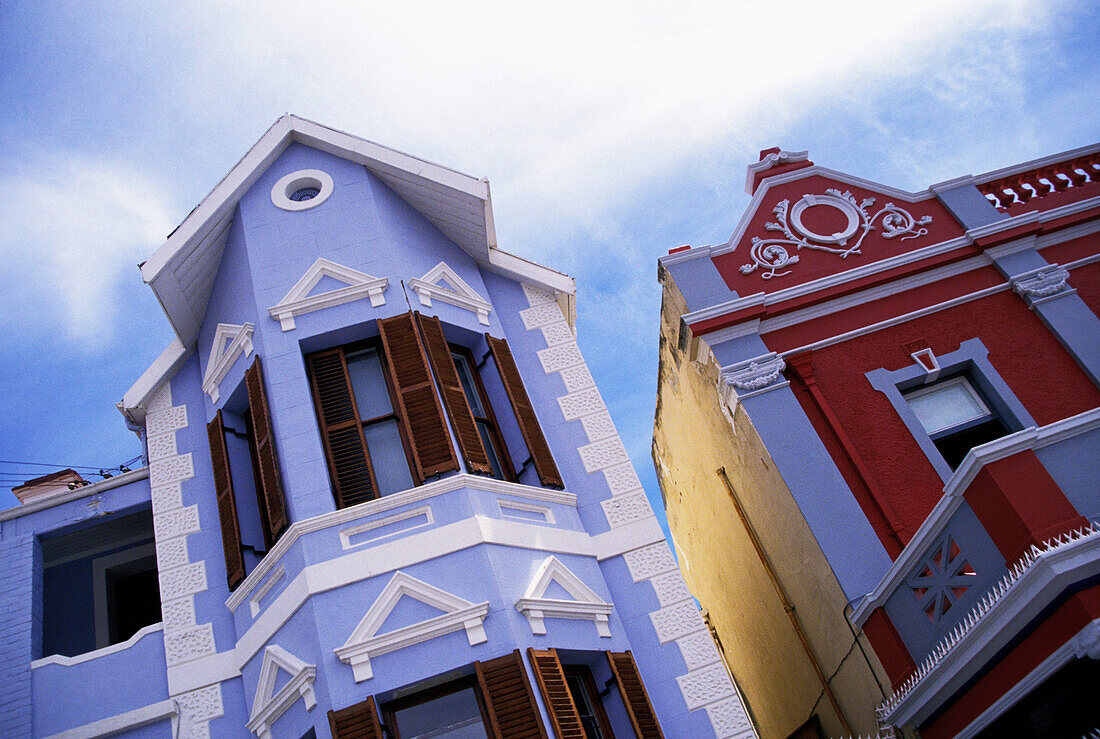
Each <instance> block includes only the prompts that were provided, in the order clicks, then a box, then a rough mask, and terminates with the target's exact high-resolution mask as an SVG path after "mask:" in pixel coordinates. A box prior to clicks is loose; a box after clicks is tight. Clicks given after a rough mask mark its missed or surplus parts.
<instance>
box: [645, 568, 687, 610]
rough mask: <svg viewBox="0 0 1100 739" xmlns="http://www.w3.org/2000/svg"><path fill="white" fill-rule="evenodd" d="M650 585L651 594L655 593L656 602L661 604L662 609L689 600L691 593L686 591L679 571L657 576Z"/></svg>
mask: <svg viewBox="0 0 1100 739" xmlns="http://www.w3.org/2000/svg"><path fill="white" fill-rule="evenodd" d="M652 583H653V592H655V593H657V600H659V601H660V602H661V607H662V608H663V607H665V606H670V605H672V604H673V603H679V602H680V601H682V600H688V599H689V598H691V593H690V592H689V591H688V588H687V585H686V584H685V583H684V578H683V577H682V576H681V575H680V571H679V570H673V571H672V572H666V573H665V574H663V575H657V577H655V578H653V580H652Z"/></svg>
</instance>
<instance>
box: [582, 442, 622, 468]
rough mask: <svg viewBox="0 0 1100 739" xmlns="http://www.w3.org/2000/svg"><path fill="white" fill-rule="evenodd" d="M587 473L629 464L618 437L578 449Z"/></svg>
mask: <svg viewBox="0 0 1100 739" xmlns="http://www.w3.org/2000/svg"><path fill="white" fill-rule="evenodd" d="M577 452H578V453H579V454H580V455H581V462H583V463H584V469H585V471H586V472H596V471H597V470H603V469H607V468H608V467H613V466H615V465H617V464H623V463H624V462H626V463H629V462H630V457H629V456H627V453H626V448H625V447H624V446H623V442H622V440H621V439H620V438H619V437H618V435H615V436H612V437H610V438H607V439H603V440H601V441H594V442H592V443H591V444H585V445H584V446H582V447H580V448H579V449H577Z"/></svg>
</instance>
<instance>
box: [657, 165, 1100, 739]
mask: <svg viewBox="0 0 1100 739" xmlns="http://www.w3.org/2000/svg"><path fill="white" fill-rule="evenodd" d="M747 188H748V191H749V192H750V193H752V195H753V197H752V202H751V204H750V206H749V208H748V210H747V211H746V213H745V214H744V216H743V217H742V218H741V221H740V223H739V224H738V226H737V228H736V230H735V232H734V234H733V236H732V238H731V239H730V240H729V242H728V243H725V244H721V245H717V246H709V247H695V248H690V249H688V248H682V249H678V250H673V251H672V252H671V253H670V254H669V255H668V256H666V257H663V258H662V259H661V260H660V274H661V279H662V283H663V284H664V287H665V305H666V307H665V312H666V313H669V311H670V306H675V308H676V309H675V310H674V311H673V312H674V313H679V318H680V321H679V322H678V325H677V323H676V322H675V320H674V319H675V316H671V317H670V316H666V320H665V321H663V324H664V330H663V336H662V366H661V377H662V379H661V388H660V395H659V397H660V400H659V404H658V413H657V431H656V434H655V445H654V456H655V460H656V462H657V467H658V476H659V478H660V481H661V484H662V490H663V492H664V495H665V500H666V507H667V508H668V511H669V519H670V524H671V526H672V532H673V535H674V538H675V539H676V541H677V544H678V545H679V547H680V548H681V560H682V567H683V569H684V570H685V574H687V575H688V581H689V584H690V585H692V586H693V588H698V589H699V590H700V591H703V592H706V593H709V594H711V595H708V596H706V597H704V596H703V595H700V593H699V592H696V595H697V596H699V597H700V600H701V601H702V603H703V606H704V607H705V608H709V609H710V611H711V617H712V620H714V621H716V622H720V621H721V620H722V615H723V614H722V613H721V612H720V611H721V608H723V607H726V606H724V605H723V603H721V602H719V601H721V596H720V593H721V592H722V591H721V588H722V587H725V588H727V589H729V588H731V587H735V586H734V585H732V584H731V582H733V581H736V579H737V577H738V575H737V574H731V570H732V569H733V565H732V560H731V564H730V565H729V566H728V567H727V566H722V567H717V568H716V567H713V566H711V567H703V566H700V565H699V560H700V559H701V558H703V557H704V556H707V555H705V554H704V553H705V552H706V551H707V550H706V547H707V546H708V542H711V544H710V551H712V552H714V554H713V556H715V557H722V556H724V554H723V553H722V552H720V551H716V550H715V548H714V546H713V536H714V535H715V532H717V531H719V530H721V529H722V527H725V528H726V529H728V528H729V527H735V528H737V529H738V530H740V529H741V527H742V526H744V527H745V528H746V529H750V528H751V529H754V534H755V537H756V539H757V540H758V541H759V542H760V543H761V550H762V553H761V555H760V559H761V562H764V563H765V564H766V565H768V566H770V567H772V569H773V570H774V572H775V574H776V576H777V579H776V582H777V586H776V587H777V588H778V589H779V592H781V593H782V589H783V588H784V587H789V588H793V589H794V590H797V589H798V586H797V585H796V584H794V582H795V581H796V580H798V579H806V578H810V579H813V578H817V579H818V580H820V582H822V583H824V585H823V586H822V587H823V588H825V591H823V592H829V591H828V589H829V588H833V589H834V590H835V592H832V593H831V594H832V596H834V597H835V602H837V603H847V604H848V606H847V608H845V610H844V613H845V618H846V620H847V621H848V622H849V624H850V625H851V627H852V628H853V630H854V632H855V633H858V632H860V631H862V634H863V635H865V636H866V637H867V638H868V640H869V643H870V647H871V648H872V650H873V655H868V656H867V658H866V663H867V665H868V670H869V671H868V673H867V674H868V675H870V674H872V673H875V672H876V670H879V669H880V667H881V670H884V672H885V680H882V679H881V677H882V673H881V671H879V672H877V673H876V674H878V675H880V680H879V681H880V682H884V683H885V682H888V685H886V684H884V685H883V686H882V698H883V699H882V701H881V703H880V705H879V707H878V714H879V716H878V718H879V720H880V721H881V724H882V725H883V726H896V727H911V728H915V729H917V730H919V732H920V735H921V736H922V737H952V736H997V737H1002V736H1025V737H1026V736H1036V737H1038V736H1081V734H1082V733H1084V732H1085V731H1090V730H1092V729H1095V728H1097V719H1096V718H1095V717H1096V716H1097V711H1096V708H1095V707H1094V706H1093V705H1092V702H1093V700H1094V695H1095V693H1096V686H1097V685H1100V662H1097V659H1098V658H1100V526H1098V525H1097V524H1096V523H1093V522H1095V521H1097V520H1098V518H1100V484H1098V472H1100V390H1098V385H1100V318H1098V317H1097V314H1098V313H1100V146H1091V147H1086V148H1084V149H1079V150H1075V151H1070V152H1065V153H1063V154H1059V155H1055V156H1051V157H1047V158H1045V159H1042V160H1037V161H1033V162H1027V163H1024V164H1021V165H1018V166H1014V167H1010V168H1007V169H1003V170H998V171H995V172H990V173H987V174H984V175H980V176H976V177H975V176H966V177H960V178H958V179H955V180H951V181H949V182H945V183H942V184H939V185H933V186H932V187H930V188H929V189H927V190H925V191H923V192H917V193H907V192H902V191H899V190H895V189H893V188H890V187H886V186H883V185H879V184H876V183H873V182H868V181H865V180H861V179H859V178H857V177H853V176H850V175H846V174H842V173H839V172H835V171H832V170H829V169H825V168H823V167H819V166H816V165H814V164H813V163H812V162H811V161H809V160H808V158H807V155H806V152H796V153H788V152H782V151H779V150H778V149H773V150H769V151H765V152H762V154H761V160H760V162H758V163H755V164H753V165H751V166H750V167H749V173H748V182H747ZM686 359H690V360H691V364H692V365H693V366H695V367H696V368H697V372H696V374H698V375H699V376H700V377H709V378H710V380H711V381H713V382H717V384H718V390H719V392H718V394H717V395H715V394H713V393H711V394H710V395H709V396H707V397H709V398H710V400H708V401H706V402H700V401H698V400H694V401H688V400H684V399H683V398H684V397H686V395H685V391H684V389H683V385H682V383H683V381H684V380H685V377H686V375H685V374H684V371H683V370H682V369H681V363H682V362H683V363H684V364H685V365H686V364H687V362H685V361H684V360H686ZM708 368H709V374H708V372H707V369H708ZM673 385H676V387H673ZM694 397H699V396H698V395H696V396H694ZM689 402H690V403H694V406H693V408H692V410H693V411H694V412H695V413H696V414H697V416H698V417H699V418H700V419H704V420H705V419H706V418H708V417H712V416H715V414H716V413H718V412H719V411H720V412H722V413H723V414H724V415H725V417H726V419H727V421H728V425H729V426H730V428H729V429H728V431H729V433H730V435H731V438H732V437H734V436H737V437H738V438H740V439H742V441H739V442H738V443H743V437H744V435H746V434H748V435H749V436H751V437H752V438H753V439H756V440H758V441H759V443H760V444H761V445H762V447H763V448H764V449H766V452H767V454H766V455H763V456H761V458H760V461H757V460H756V459H753V458H750V456H751V455H733V454H732V452H731V453H730V455H729V456H728V459H723V458H721V457H713V455H712V456H710V457H706V458H705V459H703V460H702V461H703V463H704V466H706V465H709V464H710V463H712V462H713V463H715V464H720V465H722V470H720V472H721V473H723V474H727V475H728V477H727V481H729V480H732V484H731V485H730V486H729V490H728V494H729V495H730V496H737V495H741V496H742V497H743V498H744V500H740V501H736V502H737V504H738V506H740V507H741V508H742V509H743V512H744V513H745V514H746V516H745V518H743V519H742V521H741V522H738V521H737V520H736V519H735V518H733V516H732V514H731V515H730V517H729V518H723V516H722V514H721V510H719V512H718V513H717V514H716V513H715V512H714V510H709V511H708V512H706V513H702V512H697V513H693V509H697V510H701V508H700V506H699V505H698V503H699V500H697V499H693V498H692V495H696V494H698V495H713V496H720V497H721V498H722V499H723V500H724V499H725V498H726V497H727V491H726V490H723V489H722V488H721V487H720V486H719V485H718V483H719V480H718V479H717V478H715V477H714V466H709V467H708V473H709V475H710V476H711V480H712V482H713V485H708V490H706V491H703V492H699V491H698V490H697V488H698V487H699V485H696V484H694V483H693V484H692V485H691V486H690V487H691V488H692V489H691V490H690V491H689V490H687V486H686V485H685V483H684V482H683V480H684V475H687V474H688V472H687V467H688V465H689V463H690V460H692V459H693V458H695V459H696V460H699V459H701V457H703V456H705V455H706V454H710V452H709V451H708V452H705V453H704V452H702V451H700V450H699V446H700V445H699V433H700V432H699V430H698V429H697V428H696V429H694V430H693V428H692V426H691V424H692V423H693V421H692V420H691V419H692V418H693V416H692V415H691V413H687V412H685V410H684V409H683V408H681V409H680V410H679V411H677V405H676V404H677V403H680V404H681V405H683V404H684V403H689ZM709 406H713V407H709ZM674 413H679V414H680V415H678V416H676V421H675V423H673V415H672V414H674ZM708 414H709V416H708ZM741 414H744V415H743V416H742V415H741ZM684 419H687V420H684ZM704 420H700V421H699V423H700V424H702V423H703V422H704ZM738 435H740V436H738ZM689 439H690V440H691V442H690V444H691V445H694V447H695V449H694V450H693V449H692V448H690V447H689V443H688V440H689ZM718 446H720V445H718ZM731 448H732V447H731ZM712 457H713V458H712ZM669 460H673V461H671V462H670V461H669ZM761 461H763V462H764V464H765V467H768V468H769V470H770V469H771V467H770V464H769V462H770V463H773V464H774V468H775V472H776V473H778V476H777V477H776V478H775V479H776V482H775V483H774V484H772V485H771V487H770V488H769V489H767V490H762V489H760V488H761V485H764V486H765V487H766V485H765V484H764V483H760V484H756V483H754V482H753V480H755V479H757V478H753V477H752V475H753V474H755V473H754V472H752V469H753V468H752V465H757V466H759V464H760V462H761ZM750 473H751V474H750ZM787 502H791V503H793V504H794V507H792V508H791V510H796V511H797V513H798V515H799V516H800V517H801V519H802V521H799V522H796V524H794V525H792V524H791V523H790V522H789V521H785V520H784V519H782V517H781V516H780V515H779V514H778V513H777V510H778V508H776V506H779V507H781V506H782V505H784V504H785V503H787ZM732 510H733V508H732V507H731V508H730V511H732ZM708 532H709V533H708ZM749 538H751V537H749ZM749 538H745V539H744V541H745V542H748V541H749ZM685 542H690V544H685ZM734 546H735V547H736V546H737V545H734ZM745 546H746V547H747V546H748V544H747V543H746V544H745ZM791 548H793V549H791ZM799 548H801V549H799ZM689 550H690V551H689ZM796 551H802V552H804V553H807V554H806V556H805V557H804V558H802V559H801V560H800V559H799V557H798V556H797V555H795V554H792V552H796ZM685 556H686V559H687V560H688V563H687V565H684V564H683V559H684V558H685ZM818 562H820V563H824V564H822V566H821V568H819V569H823V570H824V571H823V572H816V571H815V567H816V566H815V564H814V563H818ZM708 571H709V572H714V571H721V572H722V573H723V578H724V580H723V583H722V584H719V583H716V582H705V580H706V577H707V575H706V572H708ZM745 577H746V578H750V575H745ZM731 578H732V580H731ZM784 583H786V584H787V585H784ZM750 586H751V582H750V581H749V580H748V579H747V580H746V581H745V582H743V583H740V584H738V585H737V586H736V587H744V588H749V587H750ZM808 597H809V596H805V597H804V600H806V599H807V598H808ZM797 600H798V599H797V598H795V599H794V601H795V602H793V603H792V610H793V609H797V611H798V612H801V613H806V612H807V610H808V609H812V608H814V607H815V605H814V603H812V602H802V603H799V602H797ZM708 601H710V602H708ZM728 607H729V608H733V609H735V610H736V609H740V610H737V613H736V619H732V618H730V619H726V623H734V622H736V623H740V624H747V625H748V626H745V627H744V628H747V629H750V630H751V629H752V628H756V627H757V626H761V624H760V620H761V619H765V618H767V616H766V615H765V614H764V612H763V611H762V610H761V608H759V607H757V606H754V603H753V599H752V598H743V599H741V603H740V604H733V605H729V606H728ZM784 623H785V622H784ZM792 623H793V622H792ZM842 625H843V624H842ZM761 628H763V626H761ZM776 628H778V627H776ZM716 629H717V631H718V635H719V636H720V637H721V639H722V642H723V644H724V645H725V646H726V651H727V657H728V659H729V661H730V662H731V663H732V664H731V667H732V668H733V669H734V671H735V672H736V673H737V674H738V675H742V672H741V669H742V665H743V664H747V663H750V662H751V661H752V660H767V658H768V656H767V651H766V646H765V645H764V644H763V643H762V642H761V640H757V641H755V642H754V641H753V640H752V639H749V638H742V637H739V636H738V634H736V633H733V631H734V630H733V629H732V628H727V630H726V633H723V628H722V627H721V625H720V624H719V623H716ZM816 629H817V630H816V632H815V631H814V629H813V628H810V629H807V631H808V632H809V633H808V637H809V638H808V646H807V649H806V650H805V652H806V655H807V659H808V660H811V661H814V662H821V664H819V665H818V667H819V668H820V669H819V672H821V673H822V674H823V675H824V676H825V677H824V679H823V686H822V690H823V691H824V692H823V694H827V695H828V696H829V697H830V698H831V699H832V700H833V702H832V706H833V709H834V710H835V712H836V714H837V715H838V716H842V717H843V718H842V723H843V724H846V725H851V726H855V725H865V724H866V716H863V717H859V716H857V715H855V714H858V713H859V710H860V709H859V701H858V700H855V699H853V698H850V697H846V696H845V695H844V688H843V686H839V685H832V684H830V678H828V676H829V675H830V673H833V674H834V675H835V674H838V673H839V672H840V670H841V667H842V666H843V665H841V666H837V665H835V664H832V663H829V661H828V658H827V657H825V658H823V657H821V655H822V654H823V653H825V652H828V650H829V646H828V645H829V644H830V640H833V642H834V643H835V642H843V643H846V642H847V641H851V634H850V633H849V632H848V631H847V630H844V629H840V628H835V627H834V628H833V630H832V632H830V631H829V629H828V628H826V627H823V626H820V625H819V626H818V627H816ZM731 644H733V645H734V646H733V647H731ZM849 659H851V658H849ZM876 661H877V663H876ZM834 667H835V668H836V672H834V671H833V668H834ZM774 673H775V674H773V675H771V676H770V677H769V675H768V674H766V670H765V672H764V673H762V674H761V675H760V676H759V677H758V678H755V679H752V678H750V679H747V680H743V684H742V688H743V689H744V692H745V697H746V699H747V702H748V703H749V705H750V708H751V709H752V710H753V711H754V712H755V713H756V714H757V717H758V719H759V718H761V717H766V716H767V715H768V713H769V711H771V710H772V708H771V707H770V706H769V704H768V699H767V698H766V697H762V696H766V695H768V690H767V687H768V686H767V680H769V679H774V680H776V681H782V680H783V679H784V675H783V674H782V671H781V670H779V669H778V668H777V669H776V670H775V671H774ZM857 682H858V681H857ZM754 693H755V695H754ZM846 704H847V705H846ZM818 705H825V702H824V701H822V702H821V703H820V704H818ZM845 714H849V715H847V716H845ZM844 719H847V720H844ZM766 723H767V722H766V720H762V721H761V725H762V726H763V725H765V724H766ZM785 730H786V729H784V731H785Z"/></svg>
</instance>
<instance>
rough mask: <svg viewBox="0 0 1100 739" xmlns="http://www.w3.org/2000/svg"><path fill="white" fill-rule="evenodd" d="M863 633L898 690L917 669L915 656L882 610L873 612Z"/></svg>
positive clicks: (865, 624)
mask: <svg viewBox="0 0 1100 739" xmlns="http://www.w3.org/2000/svg"><path fill="white" fill-rule="evenodd" d="M863 633H864V634H866V635H867V638H868V639H870V640H871V646H872V647H874V648H875V655H876V656H878V658H879V661H880V662H882V666H883V667H884V668H885V669H886V674H887V675H889V677H890V685H891V686H892V687H893V688H894V690H897V688H898V686H899V685H901V683H902V682H903V681H904V680H905V678H907V677H909V675H910V674H912V672H913V671H914V670H915V669H917V665H916V663H915V662H913V655H911V654H909V650H908V649H907V648H906V646H905V642H904V641H902V639H901V634H899V633H898V630H897V629H895V628H894V624H893V623H892V622H891V621H890V617H889V616H887V615H886V611H884V610H883V609H882V608H876V609H875V610H873V611H871V615H870V616H869V617H868V618H867V621H866V623H864V624H863Z"/></svg>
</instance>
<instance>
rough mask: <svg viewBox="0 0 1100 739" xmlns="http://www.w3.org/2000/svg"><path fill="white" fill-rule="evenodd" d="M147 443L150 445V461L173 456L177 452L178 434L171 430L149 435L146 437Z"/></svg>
mask: <svg viewBox="0 0 1100 739" xmlns="http://www.w3.org/2000/svg"><path fill="white" fill-rule="evenodd" d="M146 445H147V446H148V447H149V461H150V462H155V461H157V460H158V459H164V458H165V457H173V456H175V455H176V453H177V452H176V435H175V434H174V433H171V432H169V433H167V434H157V435H156V436H150V437H148V438H147V439H146Z"/></svg>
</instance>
